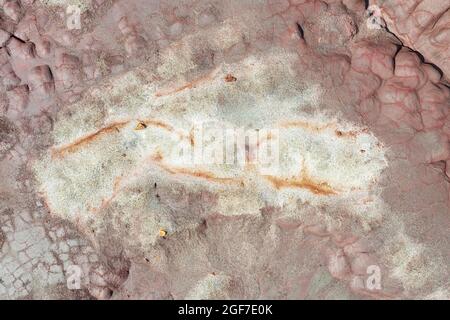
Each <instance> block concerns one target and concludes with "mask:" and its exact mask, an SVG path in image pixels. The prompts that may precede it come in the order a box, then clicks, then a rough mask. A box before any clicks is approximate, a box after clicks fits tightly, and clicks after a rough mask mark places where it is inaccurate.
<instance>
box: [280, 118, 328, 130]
mask: <svg viewBox="0 0 450 320" xmlns="http://www.w3.org/2000/svg"><path fill="white" fill-rule="evenodd" d="M281 127H282V128H301V129H304V130H307V131H311V132H321V131H324V130H327V129H335V128H336V123H334V122H333V123H324V124H322V123H320V124H318V123H311V122H308V121H302V120H294V121H286V122H282V123H281Z"/></svg>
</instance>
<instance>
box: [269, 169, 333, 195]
mask: <svg viewBox="0 0 450 320" xmlns="http://www.w3.org/2000/svg"><path fill="white" fill-rule="evenodd" d="M266 179H267V180H269V181H270V182H271V183H272V184H273V186H274V187H275V188H276V189H281V188H301V189H307V190H309V191H311V192H312V193H314V194H317V195H323V196H327V195H333V194H337V191H336V190H334V189H333V188H332V187H331V186H330V185H329V184H328V183H327V182H320V181H317V180H315V179H313V178H311V177H310V176H309V175H308V174H307V172H306V170H305V169H302V172H301V174H300V176H299V177H297V178H290V179H289V178H288V179H286V178H280V177H275V176H266Z"/></svg>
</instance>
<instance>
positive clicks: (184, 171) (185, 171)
mask: <svg viewBox="0 0 450 320" xmlns="http://www.w3.org/2000/svg"><path fill="white" fill-rule="evenodd" d="M151 161H153V162H154V163H155V164H156V165H157V166H158V167H160V168H161V169H163V170H164V171H166V172H168V173H170V174H173V175H176V174H180V175H186V176H191V177H195V178H199V179H204V180H208V181H211V182H219V183H240V182H241V180H239V179H235V178H222V177H217V176H216V175H214V174H213V173H212V172H209V171H204V170H193V169H189V168H180V167H173V166H170V165H167V164H165V163H163V156H162V155H161V153H159V152H157V153H156V154H154V155H152V157H151Z"/></svg>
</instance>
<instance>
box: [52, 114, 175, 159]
mask: <svg viewBox="0 0 450 320" xmlns="http://www.w3.org/2000/svg"><path fill="white" fill-rule="evenodd" d="M132 121H135V120H123V121H117V122H114V123H111V124H108V125H107V126H105V127H103V128H100V129H98V130H97V131H95V132H93V133H90V134H88V135H86V136H84V137H81V138H79V139H76V140H75V141H74V142H72V143H69V144H67V145H64V146H60V147H55V148H53V150H52V156H53V157H57V156H59V157H61V156H64V155H65V154H68V153H73V152H75V151H77V150H79V149H80V148H82V147H83V146H85V145H87V144H89V143H91V142H93V141H95V140H96V139H98V138H100V137H101V136H104V135H108V134H111V133H114V132H119V130H120V129H122V128H123V127H125V126H126V125H127V124H129V123H130V122H132ZM137 125H138V126H139V125H140V126H139V130H145V129H146V128H147V127H148V126H152V127H158V128H161V129H164V130H167V131H169V132H174V131H175V129H174V128H173V127H172V126H171V125H170V124H168V123H166V122H164V121H161V120H157V119H144V120H139V121H138V122H137ZM135 130H136V128H135ZM180 136H181V137H183V135H182V134H180Z"/></svg>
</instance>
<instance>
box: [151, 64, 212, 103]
mask: <svg viewBox="0 0 450 320" xmlns="http://www.w3.org/2000/svg"><path fill="white" fill-rule="evenodd" d="M217 71H218V68H216V69H214V70H213V71H211V72H210V73H208V74H206V75H205V76H202V77H200V78H197V79H194V80H192V81H189V82H187V83H185V84H184V85H182V86H180V87H177V88H173V89H168V90H163V91H158V92H156V93H155V96H156V97H164V96H168V95H171V94H175V93H178V92H181V91H183V90H186V89H192V88H195V87H196V86H198V85H200V84H202V83H203V82H207V81H210V80H212V79H213V78H214V77H215V75H216V74H217Z"/></svg>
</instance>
